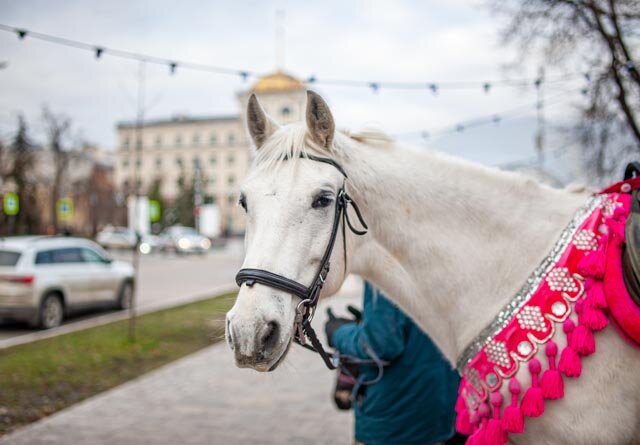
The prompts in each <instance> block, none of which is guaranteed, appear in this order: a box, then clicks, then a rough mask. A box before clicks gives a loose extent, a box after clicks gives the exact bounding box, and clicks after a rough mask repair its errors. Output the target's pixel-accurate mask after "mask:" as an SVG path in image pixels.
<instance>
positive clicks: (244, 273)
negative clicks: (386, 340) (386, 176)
mask: <svg viewBox="0 0 640 445" xmlns="http://www.w3.org/2000/svg"><path fill="white" fill-rule="evenodd" d="M300 158H302V159H309V160H311V161H316V162H323V163H325V164H329V165H332V166H333V167H335V168H336V169H337V170H338V171H339V172H340V173H341V174H342V176H344V179H345V182H343V183H342V187H340V190H339V191H338V194H337V196H336V208H335V214H334V218H333V226H332V228H331V236H330V237H329V243H328V244H327V248H326V249H325V251H324V255H323V256H322V260H321V261H320V266H319V268H318V272H317V273H316V275H315V277H314V279H313V281H312V282H311V284H310V285H309V286H305V285H304V284H302V283H299V282H298V281H295V280H292V279H290V278H287V277H285V276H282V275H279V274H276V273H273V272H269V271H268V270H264V269H250V268H247V269H240V271H238V274H237V275H236V283H237V284H238V286H242V285H243V284H246V285H247V286H248V287H251V286H253V285H254V284H255V283H260V284H263V285H265V286H268V287H271V288H274V289H279V290H281V291H284V292H288V293H290V294H293V295H295V296H297V297H299V298H300V299H301V301H300V303H298V306H297V307H296V318H295V326H294V328H295V331H296V333H295V335H294V341H295V342H296V343H298V344H299V345H301V346H303V347H305V348H307V349H309V350H311V351H314V352H316V353H318V354H319V355H320V357H321V358H322V360H323V361H324V363H325V365H326V366H327V368H329V369H331V370H333V369H336V368H338V367H339V366H340V362H341V357H340V356H339V355H331V354H329V353H328V352H327V351H326V350H325V349H324V347H323V346H322V343H321V342H320V339H318V335H317V334H316V332H315V330H314V329H313V327H312V326H311V320H312V319H313V315H314V314H315V310H316V306H317V304H318V300H319V299H320V292H321V291H322V287H323V286H324V283H325V280H326V278H327V275H328V274H329V270H330V267H331V264H330V259H331V253H332V252H333V246H334V245H335V243H336V239H337V235H338V230H339V228H340V222H341V221H342V243H343V246H344V248H343V252H344V268H345V271H346V269H347V238H346V236H345V235H346V228H347V227H349V230H350V231H351V232H352V233H353V234H355V235H358V236H362V235H365V234H366V233H367V231H368V229H369V227H368V226H367V224H366V222H365V221H364V218H363V217H362V214H361V213H360V209H359V208H358V206H357V204H356V203H355V202H353V200H352V199H351V198H350V197H349V195H348V194H347V191H346V189H345V183H346V180H347V179H348V176H347V173H346V172H345V171H344V169H343V168H342V166H341V165H340V164H338V163H337V162H336V161H334V160H333V159H330V158H324V157H318V156H313V155H304V154H300ZM284 159H285V160H288V159H289V158H288V157H285V158H284ZM349 205H351V206H352V207H353V209H354V210H355V212H356V216H357V217H358V223H359V224H360V225H361V226H362V227H363V228H364V229H363V230H358V229H356V228H355V227H354V226H353V224H352V223H351V220H350V219H349V213H348V212H347V209H348V207H349ZM307 340H308V341H309V343H311V344H308V343H307ZM345 358H346V357H345ZM342 361H344V358H343V360H342ZM371 363H375V364H378V362H377V361H375V360H372V361H371Z"/></svg>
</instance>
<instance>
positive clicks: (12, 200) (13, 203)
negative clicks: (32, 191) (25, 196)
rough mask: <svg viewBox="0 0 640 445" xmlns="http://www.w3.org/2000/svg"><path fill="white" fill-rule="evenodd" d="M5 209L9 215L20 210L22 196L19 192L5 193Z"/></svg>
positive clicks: (13, 214)
mask: <svg viewBox="0 0 640 445" xmlns="http://www.w3.org/2000/svg"><path fill="white" fill-rule="evenodd" d="M2 201H3V206H2V207H3V210H4V214H5V215H7V216H15V215H17V214H18V213H19V212H20V198H19V197H18V194H17V193H13V192H9V193H5V194H4V199H3V200H2Z"/></svg>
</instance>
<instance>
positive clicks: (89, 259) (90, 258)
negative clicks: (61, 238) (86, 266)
mask: <svg viewBox="0 0 640 445" xmlns="http://www.w3.org/2000/svg"><path fill="white" fill-rule="evenodd" d="M81 251H82V258H83V259H84V262H85V263H104V262H105V260H104V258H102V257H101V256H100V255H98V253H97V252H95V251H93V250H91V249H87V248H83V249H81Z"/></svg>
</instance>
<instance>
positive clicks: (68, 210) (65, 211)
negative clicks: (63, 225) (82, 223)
mask: <svg viewBox="0 0 640 445" xmlns="http://www.w3.org/2000/svg"><path fill="white" fill-rule="evenodd" d="M56 210H57V213H58V219H59V220H61V221H68V220H70V219H71V218H73V199H71V198H60V199H58V202H57V205H56Z"/></svg>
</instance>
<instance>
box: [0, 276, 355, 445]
mask: <svg viewBox="0 0 640 445" xmlns="http://www.w3.org/2000/svg"><path fill="white" fill-rule="evenodd" d="M341 294H342V295H341V296H340V297H335V298H332V299H331V300H330V305H331V306H333V307H336V308H337V309H338V310H339V312H341V311H340V308H344V307H345V306H346V304H347V303H355V304H357V303H358V301H359V287H358V285H357V284H356V285H355V286H354V285H353V284H352V285H351V286H349V290H348V291H347V292H341ZM345 294H346V295H345ZM324 312H325V311H324V308H321V310H320V311H319V312H318V319H316V320H314V326H315V327H316V329H318V331H322V326H323V324H322V323H323V321H324V320H322V319H321V318H323V317H321V315H324ZM322 337H323V338H324V335H322ZM334 378H335V373H333V372H329V371H328V370H327V369H326V368H325V367H324V365H323V363H322V361H321V359H320V358H319V357H317V356H315V355H314V354H312V353H311V352H308V351H306V350H303V349H302V348H299V347H295V346H294V347H292V350H291V352H290V354H289V356H288V357H287V360H285V362H284V363H283V364H282V365H281V366H280V368H278V369H277V370H276V371H275V372H273V373H269V374H260V373H257V372H255V371H252V370H247V369H238V368H236V367H235V365H234V364H233V357H232V354H231V351H230V350H229V349H228V348H227V346H226V345H225V344H224V343H218V344H216V345H214V346H212V347H209V348H206V349H204V350H202V351H200V352H198V353H196V354H194V355H191V356H189V357H186V358H184V359H182V360H180V361H178V362H174V363H173V364H170V365H168V366H166V367H164V368H161V369H159V370H157V371H155V372H152V373H150V374H147V375H146V376H143V377H142V378H140V379H138V380H134V381H132V382H129V383H127V384H124V385H122V386H120V387H117V388H115V389H113V390H111V391H108V392H106V393H103V394H100V395H98V396H96V397H94V398H92V399H89V400H87V401H85V402H82V403H80V404H77V405H75V406H73V407H71V408H69V409H67V410H64V411H61V412H60V413H58V414H55V415H53V416H51V417H49V418H46V419H43V420H41V421H40V422H37V423H35V424H33V425H31V426H28V427H26V428H23V429H21V430H18V431H17V432H15V433H13V434H11V435H9V436H6V437H4V438H3V439H0V444H1V445H8V444H12V445H18V444H25V445H26V444H29V445H41V444H56V445H59V444H73V445H82V444H92V445H102V444H104V445H107V444H108V445H121V444H122V445H133V444H141V443H146V444H154V445H155V444H160V445H165V444H167V445H168V444H171V445H174V444H178V445H192V444H193V445H200V444H225V445H226V444H230V445H233V444H249V443H250V444H350V443H352V428H353V426H352V414H351V413H347V412H339V411H337V410H336V409H335V408H334V406H333V402H332V400H331V391H332V389H333V384H334Z"/></svg>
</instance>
